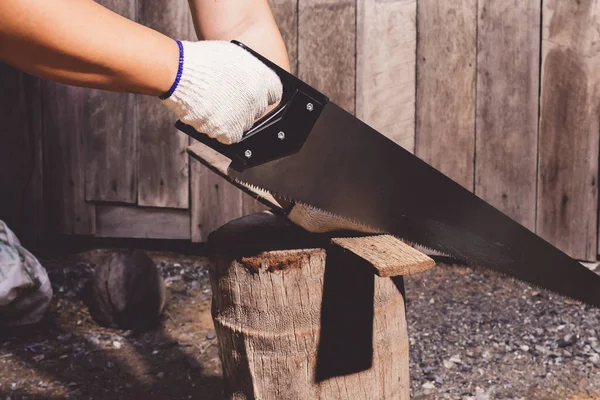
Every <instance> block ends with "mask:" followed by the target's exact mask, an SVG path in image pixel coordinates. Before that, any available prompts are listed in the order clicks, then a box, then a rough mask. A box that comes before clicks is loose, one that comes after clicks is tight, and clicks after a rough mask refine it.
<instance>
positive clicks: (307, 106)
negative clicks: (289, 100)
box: [306, 103, 315, 111]
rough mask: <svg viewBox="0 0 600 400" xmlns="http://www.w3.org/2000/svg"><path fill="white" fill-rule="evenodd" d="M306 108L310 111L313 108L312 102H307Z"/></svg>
mask: <svg viewBox="0 0 600 400" xmlns="http://www.w3.org/2000/svg"><path fill="white" fill-rule="evenodd" d="M306 109H307V110H308V111H312V110H314V109H315V106H313V103H308V104H307V105H306Z"/></svg>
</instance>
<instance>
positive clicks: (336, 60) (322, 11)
mask: <svg viewBox="0 0 600 400" xmlns="http://www.w3.org/2000/svg"><path fill="white" fill-rule="evenodd" d="M298 9H299V15H298V76H299V78H300V79H302V80H303V81H305V82H307V83H308V84H310V85H312V86H314V87H315V88H316V89H318V90H320V91H321V92H323V93H324V94H325V95H327V96H329V98H330V99H331V100H332V101H334V102H335V103H336V104H337V105H339V106H340V107H342V108H344V109H345V110H346V111H348V112H351V113H354V111H355V110H354V107H355V78H356V67H355V55H356V23H355V19H356V4H355V2H354V1H351V0H299V5H298Z"/></svg>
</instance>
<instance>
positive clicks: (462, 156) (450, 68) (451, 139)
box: [416, 0, 477, 190]
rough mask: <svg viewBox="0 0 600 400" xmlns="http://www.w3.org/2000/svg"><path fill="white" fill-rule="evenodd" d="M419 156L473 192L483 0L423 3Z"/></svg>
mask: <svg viewBox="0 0 600 400" xmlns="http://www.w3.org/2000/svg"><path fill="white" fill-rule="evenodd" d="M417 26H418V29H419V32H418V37H419V41H418V47H417V110H416V113H417V117H416V119H417V121H416V123H417V133H416V154H417V156H419V157H420V158H422V159H423V160H425V161H426V162H428V163H429V164H430V165H432V166H433V167H435V168H437V169H438V170H440V171H441V172H443V173H444V174H446V175H448V176H449V177H450V178H452V179H454V180H455V181H456V182H458V183H460V184H461V185H463V186H464V187H465V188H467V189H469V190H473V177H474V153H475V77H476V65H477V59H476V58H477V0H459V1H452V2H450V1H442V2H440V1H437V0H422V1H420V2H419V7H418V24H417Z"/></svg>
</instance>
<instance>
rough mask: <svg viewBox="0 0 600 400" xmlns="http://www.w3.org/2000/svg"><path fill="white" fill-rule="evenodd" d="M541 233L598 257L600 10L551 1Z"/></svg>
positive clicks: (576, 252) (546, 32) (545, 45)
mask: <svg viewBox="0 0 600 400" xmlns="http://www.w3.org/2000/svg"><path fill="white" fill-rule="evenodd" d="M543 16H544V22H543V26H544V29H543V41H542V49H543V62H542V64H543V67H542V104H541V120H540V153H539V171H540V174H539V186H538V221H537V229H538V233H539V234H540V235H541V236H542V237H543V238H545V239H546V240H549V241H550V242H551V243H554V244H556V245H557V246H558V247H559V248H560V249H562V250H564V251H565V252H567V253H568V254H569V255H571V256H573V257H576V258H579V259H582V260H590V261H592V260H594V261H595V260H596V255H597V212H598V188H597V186H598V183H597V182H598V148H599V143H598V132H599V123H598V118H599V116H598V109H599V106H600V98H599V97H598V93H600V91H599V89H600V85H599V83H600V82H599V75H598V71H600V48H599V47H598V43H599V41H600V34H599V28H600V9H599V8H598V4H597V2H594V1H583V2H568V1H567V2H565V1H557V0H548V1H546V2H545V3H544V10H543Z"/></svg>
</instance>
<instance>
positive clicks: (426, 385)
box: [422, 382, 435, 390]
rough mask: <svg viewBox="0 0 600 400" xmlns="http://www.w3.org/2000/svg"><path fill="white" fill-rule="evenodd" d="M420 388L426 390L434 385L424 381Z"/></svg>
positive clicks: (433, 387)
mask: <svg viewBox="0 0 600 400" xmlns="http://www.w3.org/2000/svg"><path fill="white" fill-rule="evenodd" d="M422 388H423V389H427V390H431V389H435V385H434V384H433V383H431V382H425V383H424V384H423V385H422Z"/></svg>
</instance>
